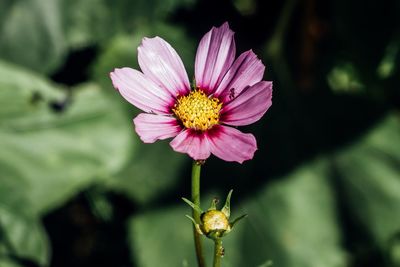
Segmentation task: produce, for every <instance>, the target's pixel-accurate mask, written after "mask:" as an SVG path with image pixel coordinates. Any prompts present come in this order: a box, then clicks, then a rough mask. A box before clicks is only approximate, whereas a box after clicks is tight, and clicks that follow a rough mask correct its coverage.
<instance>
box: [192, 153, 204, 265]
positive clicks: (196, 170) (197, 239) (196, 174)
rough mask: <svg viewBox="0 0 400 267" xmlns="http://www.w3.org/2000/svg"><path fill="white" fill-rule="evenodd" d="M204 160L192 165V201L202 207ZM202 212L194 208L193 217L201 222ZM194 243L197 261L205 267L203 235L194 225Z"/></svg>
mask: <svg viewBox="0 0 400 267" xmlns="http://www.w3.org/2000/svg"><path fill="white" fill-rule="evenodd" d="M201 164H202V162H199V161H193V166H192V202H193V203H194V204H195V205H197V206H198V207H200V170H201ZM200 215H201V214H200V213H199V212H198V211H196V210H195V209H193V218H194V220H195V221H196V223H198V224H200ZM193 235H194V244H195V248H196V256H197V263H198V266H199V267H205V266H206V265H205V261H204V256H203V248H202V243H201V236H200V234H199V233H198V232H197V230H196V228H195V227H193Z"/></svg>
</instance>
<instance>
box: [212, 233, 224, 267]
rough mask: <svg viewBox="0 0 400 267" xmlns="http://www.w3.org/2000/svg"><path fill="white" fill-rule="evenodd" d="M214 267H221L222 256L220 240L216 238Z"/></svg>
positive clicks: (222, 248) (222, 249)
mask: <svg viewBox="0 0 400 267" xmlns="http://www.w3.org/2000/svg"><path fill="white" fill-rule="evenodd" d="M214 243H215V247H214V264H213V266H214V267H221V259H222V257H223V256H224V247H223V246H222V239H221V238H216V239H215V240H214Z"/></svg>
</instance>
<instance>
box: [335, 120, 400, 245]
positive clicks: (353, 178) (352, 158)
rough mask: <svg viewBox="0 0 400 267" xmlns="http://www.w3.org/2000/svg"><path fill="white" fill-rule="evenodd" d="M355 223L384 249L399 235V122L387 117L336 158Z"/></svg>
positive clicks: (341, 181)
mask: <svg viewBox="0 0 400 267" xmlns="http://www.w3.org/2000/svg"><path fill="white" fill-rule="evenodd" d="M336 168H337V170H338V172H339V173H340V176H339V179H340V180H339V181H340V183H341V185H342V187H343V189H344V192H345V196H346V203H347V205H348V206H349V207H350V209H351V211H352V217H353V219H354V220H355V221H356V222H357V223H358V224H359V225H362V226H363V229H364V230H365V231H366V232H367V233H368V234H369V235H370V236H371V237H372V239H373V240H374V241H375V242H376V243H377V244H378V245H379V246H380V247H381V248H385V247H386V246H387V245H388V243H389V241H390V239H391V238H392V237H393V236H394V235H395V234H396V233H398V232H399V231H400V212H398V211H399V207H400V120H399V117H398V115H395V114H391V115H388V116H387V117H386V118H385V119H384V120H382V121H381V122H380V123H379V124H378V125H377V126H376V127H375V128H374V129H373V130H371V132H370V133H369V134H368V135H366V136H365V137H364V138H363V139H361V140H360V141H359V142H358V143H357V144H355V145H353V146H351V147H350V148H348V149H347V150H345V151H344V152H342V153H339V154H338V156H337V158H336Z"/></svg>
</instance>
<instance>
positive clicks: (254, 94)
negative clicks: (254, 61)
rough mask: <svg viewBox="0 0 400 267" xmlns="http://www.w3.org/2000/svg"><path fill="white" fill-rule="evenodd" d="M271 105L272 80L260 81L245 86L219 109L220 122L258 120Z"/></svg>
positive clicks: (230, 123) (240, 124)
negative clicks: (235, 96)
mask: <svg viewBox="0 0 400 267" xmlns="http://www.w3.org/2000/svg"><path fill="white" fill-rule="evenodd" d="M271 105H272V82H266V81H261V82H259V83H256V84H255V85H253V86H251V87H248V88H246V89H245V90H243V91H242V93H241V94H240V95H238V96H237V98H235V99H234V100H233V101H231V102H229V103H228V104H227V105H226V106H224V107H223V108H222V110H221V118H220V120H221V122H222V123H226V124H229V125H233V126H242V125H248V124H251V123H253V122H256V121H258V120H259V119H260V118H261V117H262V116H263V115H264V114H265V112H267V110H268V108H269V107H270V106H271Z"/></svg>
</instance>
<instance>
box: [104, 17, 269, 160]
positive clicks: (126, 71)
mask: <svg viewBox="0 0 400 267" xmlns="http://www.w3.org/2000/svg"><path fill="white" fill-rule="evenodd" d="M233 35H234V32H233V31H231V30H230V29H229V25H228V23H224V24H223V25H222V26H220V27H219V28H215V27H213V28H212V29H211V30H210V31H209V32H208V33H206V35H204V37H203V38H202V39H201V41H200V44H199V47H198V49H197V54H196V61H195V88H193V89H191V87H190V83H189V79H188V76H187V73H186V70H185V67H184V66H183V63H182V60H181V58H180V57H179V56H178V54H177V53H176V51H175V50H174V49H173V48H172V47H171V46H170V45H169V44H168V43H167V42H166V41H164V40H163V39H161V38H160V37H154V38H144V39H143V40H142V43H141V45H140V46H139V48H138V60H139V65H140V68H141V70H142V72H140V71H138V70H134V69H131V68H121V69H115V70H114V71H113V72H111V73H110V77H111V80H112V82H113V86H114V87H115V88H116V89H117V90H118V91H119V92H120V94H121V95H122V96H123V97H124V98H125V99H126V100H127V101H128V102H130V103H131V104H132V105H134V106H136V107H137V108H139V109H141V110H143V111H144V112H145V113H141V114H139V115H138V116H137V117H136V118H135V119H134V120H133V122H134V124H135V129H136V132H137V133H138V135H139V136H140V139H141V140H142V141H143V142H145V143H153V142H155V141H156V140H161V139H167V138H171V137H174V139H173V140H172V141H171V142H170V145H171V147H172V148H173V149H174V150H175V151H177V152H181V153H187V154H188V155H189V156H190V157H192V158H193V159H195V160H204V159H207V158H208V157H209V156H210V155H211V154H214V155H215V156H217V157H219V158H221V159H223V160H225V161H237V162H239V163H242V162H243V161H245V160H248V159H251V158H253V155H254V152H255V151H256V150H257V143H256V139H255V138H254V136H253V135H252V134H248V133H242V132H240V131H239V130H237V129H236V128H234V127H235V126H242V125H248V124H251V123H253V122H256V121H257V120H259V119H260V118H261V117H262V116H263V115H264V113H265V112H266V111H267V110H268V108H269V107H270V106H271V104H272V101H271V98H272V82H270V81H262V78H263V75H264V70H265V66H264V65H263V64H262V62H261V60H260V59H258V58H257V56H256V55H255V54H254V53H253V51H252V50H249V51H247V52H244V53H243V54H241V55H240V56H239V57H238V58H237V59H236V60H235V53H236V47H235V41H234V38H233ZM231 126H234V127H231Z"/></svg>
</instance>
